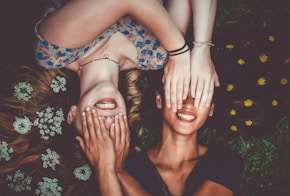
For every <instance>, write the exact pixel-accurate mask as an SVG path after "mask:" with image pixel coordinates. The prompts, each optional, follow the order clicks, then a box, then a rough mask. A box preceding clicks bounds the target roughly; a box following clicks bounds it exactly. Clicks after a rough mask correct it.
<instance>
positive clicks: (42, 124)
mask: <svg viewBox="0 0 290 196" xmlns="http://www.w3.org/2000/svg"><path fill="white" fill-rule="evenodd" d="M36 114H37V115H38V118H37V119H35V121H34V122H33V124H34V126H36V127H38V128H39V129H40V130H39V133H40V134H41V138H42V139H45V140H47V139H49V137H53V136H55V135H56V134H59V135H61V134H62V127H61V123H62V121H64V114H63V111H62V109H61V108H60V109H59V110H57V111H56V112H54V108H52V107H50V106H48V107H47V108H46V109H44V110H43V111H41V112H36Z"/></svg>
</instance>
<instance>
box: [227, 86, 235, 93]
mask: <svg viewBox="0 0 290 196" xmlns="http://www.w3.org/2000/svg"><path fill="white" fill-rule="evenodd" d="M233 89H234V85H233V84H228V86H227V91H229V92H231V91H232V90H233Z"/></svg>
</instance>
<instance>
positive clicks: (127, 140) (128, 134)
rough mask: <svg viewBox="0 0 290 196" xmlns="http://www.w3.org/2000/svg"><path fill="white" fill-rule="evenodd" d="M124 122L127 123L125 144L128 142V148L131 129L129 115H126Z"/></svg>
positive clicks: (127, 147) (127, 146)
mask: <svg viewBox="0 0 290 196" xmlns="http://www.w3.org/2000/svg"><path fill="white" fill-rule="evenodd" d="M124 124H125V144H126V149H129V146H130V130H129V125H128V119H127V116H124Z"/></svg>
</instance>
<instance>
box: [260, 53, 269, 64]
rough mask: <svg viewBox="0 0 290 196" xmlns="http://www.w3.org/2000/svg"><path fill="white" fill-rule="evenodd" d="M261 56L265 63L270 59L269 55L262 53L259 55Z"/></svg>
mask: <svg viewBox="0 0 290 196" xmlns="http://www.w3.org/2000/svg"><path fill="white" fill-rule="evenodd" d="M259 58H260V61H261V62H262V63H265V62H267V61H268V56H267V55H265V54H261V55H260V56H259Z"/></svg>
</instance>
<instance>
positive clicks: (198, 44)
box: [192, 41, 214, 47]
mask: <svg viewBox="0 0 290 196" xmlns="http://www.w3.org/2000/svg"><path fill="white" fill-rule="evenodd" d="M192 43H193V45H194V46H196V47H200V46H202V45H208V46H214V44H213V43H212V41H209V42H197V41H193V42H192Z"/></svg>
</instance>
